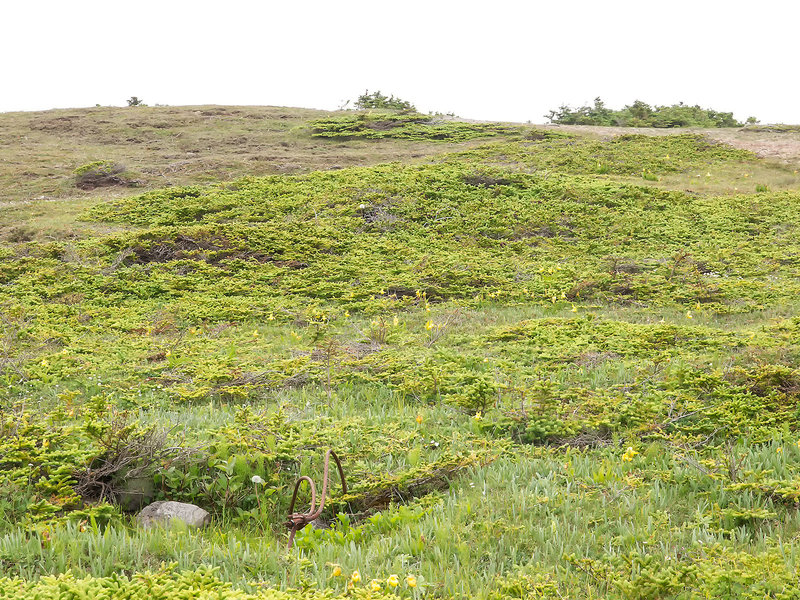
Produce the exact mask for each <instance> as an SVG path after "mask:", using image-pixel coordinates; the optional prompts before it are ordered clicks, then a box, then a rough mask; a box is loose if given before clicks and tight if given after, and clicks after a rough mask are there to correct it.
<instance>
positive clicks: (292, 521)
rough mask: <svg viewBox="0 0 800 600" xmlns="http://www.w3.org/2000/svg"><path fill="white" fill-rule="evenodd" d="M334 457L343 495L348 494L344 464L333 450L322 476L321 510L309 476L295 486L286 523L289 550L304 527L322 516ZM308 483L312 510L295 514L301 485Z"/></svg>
mask: <svg viewBox="0 0 800 600" xmlns="http://www.w3.org/2000/svg"><path fill="white" fill-rule="evenodd" d="M331 456H332V457H333V460H335V461H336V467H337V468H338V469H339V478H340V479H341V481H342V493H343V494H346V493H347V481H346V480H345V478H344V471H343V470H342V463H341V462H340V461H339V457H338V456H336V453H335V452H334V451H333V450H330V449H329V450H328V451H327V452H326V453H325V465H324V468H323V474H322V494H320V499H319V508H316V506H317V487H316V486H315V485H314V481H313V480H312V479H311V478H310V477H308V476H307V475H303V476H302V477H300V479H298V480H297V483H295V485H294V493H293V494H292V502H291V503H290V504H289V520H288V521H287V522H286V527H288V528H289V529H290V531H289V543H288V546H287V548H289V549H291V547H292V546H293V545H294V536H295V534H297V532H298V531H300V530H301V529H302V528H303V527H305V526H306V525H308V524H309V523H311V521H313V520H314V519H316V518H318V517H319V516H320V515H321V514H322V511H323V509H324V508H325V496H326V495H327V494H328V467H329V463H330V458H331ZM304 481H307V482H308V485H309V487H310V488H311V508H309V509H308V510H307V511H306V512H304V513H299V512H294V505H295V502H296V501H297V492H298V491H299V490H300V485H301V484H302V483H303V482H304Z"/></svg>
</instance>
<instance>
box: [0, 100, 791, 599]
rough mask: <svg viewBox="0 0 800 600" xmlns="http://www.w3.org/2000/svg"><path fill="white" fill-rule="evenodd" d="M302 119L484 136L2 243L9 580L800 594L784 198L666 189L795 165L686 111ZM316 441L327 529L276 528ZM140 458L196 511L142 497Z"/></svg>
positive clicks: (275, 588) (139, 590) (105, 211)
mask: <svg viewBox="0 0 800 600" xmlns="http://www.w3.org/2000/svg"><path fill="white" fill-rule="evenodd" d="M312 127H317V128H318V129H319V132H320V133H321V134H323V135H330V136H333V137H338V138H339V139H340V140H341V139H343V138H342V137H341V136H345V137H347V136H350V137H362V138H387V137H388V138H392V137H393V138H402V139H406V140H409V139H410V140H414V139H433V140H435V139H442V140H443V141H445V142H446V141H457V140H465V139H472V140H473V146H470V147H469V149H468V150H464V148H465V147H466V146H464V145H459V146H458V147H456V148H449V149H448V150H450V152H448V153H445V154H442V155H440V156H439V157H437V158H436V160H434V161H432V162H430V163H427V164H413V165H412V164H403V163H392V164H387V165H379V166H373V167H357V168H347V169H340V170H336V171H326V172H312V173H308V174H306V175H299V176H286V175H281V176H271V177H263V178H256V177H244V178H240V179H238V180H235V181H230V182H226V183H218V184H214V185H209V186H189V187H171V188H166V189H163V190H155V191H149V192H146V193H144V194H140V195H138V196H134V197H128V198H116V199H111V200H109V201H107V202H103V203H101V204H98V205H97V206H95V207H93V208H91V209H90V210H88V211H86V212H84V213H83V218H84V219H86V220H87V221H86V225H87V227H89V226H91V227H94V228H96V229H94V230H91V229H87V230H86V231H87V232H88V231H92V233H86V234H85V235H82V236H80V237H77V238H76V239H70V240H57V241H53V240H47V239H44V238H37V237H35V236H33V237H27V236H19V237H18V238H14V241H13V242H9V243H8V244H7V245H6V246H4V247H3V248H2V249H0V308H1V309H2V312H1V313H0V322H1V323H2V332H0V381H2V384H3V386H2V388H0V492H2V494H0V496H1V498H0V516H2V520H1V522H2V525H0V573H1V574H2V575H4V576H5V579H2V580H0V596H3V597H11V598H17V597H19V598H22V597H37V596H36V595H37V594H38V597H42V598H50V597H60V596H59V594H61V595H62V596H64V595H69V594H71V595H72V596H71V597H82V596H87V597H109V598H117V597H119V598H123V597H136V596H137V595H138V596H142V594H143V593H144V592H143V590H146V594H148V595H149V596H151V597H156V598H159V597H160V598H165V599H169V598H193V597H211V596H213V597H215V598H216V597H219V598H242V599H245V598H248V599H249V598H287V599H288V598H309V599H311V598H323V597H329V598H333V597H339V596H342V595H345V594H348V593H349V594H350V595H354V596H356V597H371V598H380V597H382V595H386V596H388V595H391V596H393V597H403V598H419V597H422V596H423V595H424V596H428V597H436V598H450V597H458V598H491V599H492V600H499V599H501V598H528V597H542V598H565V597H581V598H615V599H616V598H619V599H623V598H624V599H630V598H676V599H678V598H680V599H684V598H685V599H689V598H705V597H714V598H716V597H719V598H762V597H775V598H796V597H798V589H800V584H798V581H797V576H796V572H797V568H798V552H800V548H798V542H797V540H798V535H799V534H800V518H798V514H797V509H796V503H797V500H798V498H800V467H798V465H800V447H798V429H800V422H799V420H800V411H799V410H798V401H799V400H800V370H798V366H797V365H798V361H799V360H800V344H799V343H798V340H800V319H798V317H796V316H795V315H796V311H797V298H798V295H799V294H800V278H798V266H800V262H798V259H797V257H798V256H800V245H799V243H798V236H797V235H796V231H795V230H796V223H797V222H798V220H799V219H800V214H799V212H798V211H800V196H798V193H797V191H792V190H790V191H783V192H774V191H768V190H763V191H761V192H760V193H758V194H743V193H742V194H737V195H735V196H731V195H722V196H715V195H700V194H695V193H688V192H681V191H676V190H666V189H661V187H663V186H661V184H662V183H663V180H665V179H667V178H669V177H672V176H679V175H684V174H689V173H695V172H697V171H701V172H710V171H711V170H715V171H716V170H717V169H728V170H732V169H733V170H737V169H739V170H742V171H744V170H746V169H751V168H753V169H755V168H758V169H762V170H763V171H764V172H767V171H769V170H770V169H772V170H775V171H776V172H777V171H780V168H778V167H772V166H770V165H769V164H767V163H763V162H761V161H759V160H758V159H757V158H756V157H755V156H754V155H752V154H750V153H747V152H744V151H741V150H736V149H734V148H731V147H729V146H725V145H721V144H713V143H710V142H709V141H708V140H706V139H705V138H703V137H699V136H695V135H678V136H664V137H645V136H639V135H635V136H622V137H619V138H615V139H612V140H608V141H598V140H589V139H585V138H577V137H570V136H564V135H561V134H553V133H547V132H546V133H541V132H537V131H535V130H530V129H529V128H504V127H502V126H495V125H487V126H483V125H474V124H464V123H453V122H441V123H438V122H432V121H431V120H430V118H429V117H425V118H424V119H423V118H422V117H421V116H420V115H416V114H411V115H397V114H382V113H381V114H377V113H376V114H366V115H356V116H352V117H350V116H348V117H345V118H344V119H338V120H328V121H327V122H326V123H321V124H320V123H319V122H318V123H316V124H315V125H312ZM484 135H486V136H495V138H496V136H498V135H502V136H504V138H503V140H502V141H498V140H497V139H494V140H487V141H486V142H485V143H483V144H481V143H480V142H479V141H477V140H479V137H482V136H484ZM437 136H439V137H437ZM358 143H360V144H366V143H370V144H372V143H374V144H378V143H379V142H358ZM385 143H389V142H388V141H386V140H385ZM403 143H405V142H403ZM455 149H458V150H459V152H453V150H455ZM781 172H783V171H781ZM655 179H657V180H658V181H654V180H655ZM631 182H635V183H631ZM650 183H655V184H659V186H661V187H656V186H655V185H649V184H650ZM42 240H44V241H42ZM156 433H158V434H159V436H160V437H159V436H156V435H155V434H156ZM159 440H160V441H159ZM148 444H149V445H148ZM329 447H331V448H334V449H335V450H336V451H337V453H338V454H339V455H340V456H341V457H342V458H343V460H344V471H345V474H346V476H347V480H348V492H347V493H346V494H343V493H342V491H341V487H340V486H339V481H338V474H337V473H336V472H335V470H332V477H331V486H330V489H329V492H328V496H327V498H326V508H325V511H324V512H323V514H322V520H323V522H324V523H327V524H328V525H329V526H330V529H312V528H311V527H307V528H306V529H304V530H303V531H301V532H300V533H299V534H298V536H297V540H296V548H295V549H294V550H292V551H291V552H287V551H286V550H285V544H286V529H285V527H284V526H283V523H284V522H285V519H286V513H287V511H288V504H289V499H290V494H291V490H292V488H293V485H294V482H295V481H296V479H297V478H298V477H300V476H309V477H311V478H313V479H314V480H315V481H316V482H317V484H318V485H317V490H318V491H319V490H320V489H321V476H322V457H323V455H324V450H325V449H327V448H329ZM137 448H138V449H140V450H141V449H142V448H152V449H153V450H152V452H149V453H148V456H149V457H150V459H151V460H150V461H149V462H148V461H146V460H144V459H143V458H142V456H143V455H142V453H141V452H140V453H139V454H134V457H135V460H133V462H128V463H125V468H124V469H122V468H120V469H117V470H116V471H114V470H112V471H111V472H109V474H105V475H102V477H101V476H97V477H95V478H93V476H92V475H91V474H92V473H99V472H100V469H102V468H105V467H107V465H108V464H109V463H115V461H118V460H119V457H120V452H121V451H124V450H128V451H131V450H132V449H137ZM133 469H138V471H137V472H140V474H141V475H142V477H144V478H145V479H148V480H149V481H150V482H152V484H153V488H154V497H155V498H156V499H173V500H181V501H187V502H193V503H196V504H198V505H200V506H202V507H203V508H206V509H207V510H209V511H210V512H211V513H212V516H213V524H212V527H211V528H210V529H208V530H206V531H202V532H191V531H186V530H183V529H180V528H172V529H169V528H167V529H156V530H151V531H143V530H140V529H138V528H137V527H135V525H134V524H133V522H132V521H131V519H130V516H128V515H125V514H123V513H122V511H121V509H120V508H119V507H117V506H115V505H114V504H113V502H114V501H115V500H116V498H117V497H118V493H117V492H118V490H119V489H120V488H121V486H123V484H124V480H125V475H126V473H130V472H131V471H132V470H133ZM103 490H105V491H103ZM309 500H310V495H309V493H308V491H307V488H306V487H304V488H302V491H301V494H300V497H299V500H298V505H297V506H296V509H297V510H301V511H302V510H305V509H306V507H307V503H308V502H309ZM354 571H359V573H360V581H358V582H354V589H353V590H352V591H350V592H348V581H351V582H352V578H351V575H352V573H353V572H354ZM120 573H125V574H126V575H124V576H123V575H121V574H120ZM392 575H397V579H396V580H395V579H394V578H390V576H392ZM409 575H410V576H412V577H411V579H406V577H407V576H409ZM373 579H375V580H376V585H379V586H380V591H376V592H373V591H370V584H371V580H373ZM390 581H396V582H397V583H398V587H397V588H396V589H393V588H391V584H390ZM409 581H410V582H411V583H409ZM412 583H413V584H416V585H412Z"/></svg>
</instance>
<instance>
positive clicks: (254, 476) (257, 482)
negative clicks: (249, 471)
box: [250, 475, 264, 484]
mask: <svg viewBox="0 0 800 600" xmlns="http://www.w3.org/2000/svg"><path fill="white" fill-rule="evenodd" d="M250 481H252V482H253V483H255V484H259V483H264V480H263V479H261V477H259V476H258V475H253V476H252V477H251V478H250Z"/></svg>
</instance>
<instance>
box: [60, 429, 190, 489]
mask: <svg viewBox="0 0 800 600" xmlns="http://www.w3.org/2000/svg"><path fill="white" fill-rule="evenodd" d="M170 432H171V430H167V429H158V428H156V427H151V428H149V429H146V430H144V431H138V430H136V429H134V427H132V426H131V425H130V423H129V422H128V419H127V417H126V416H124V415H121V416H118V417H117V418H115V419H114V420H113V421H112V422H111V427H110V428H109V430H108V431H107V432H106V433H105V434H104V435H103V438H102V439H100V440H99V442H100V444H101V445H102V447H103V452H102V454H101V455H100V456H98V457H96V458H95V459H94V460H93V461H92V462H91V463H90V464H88V465H86V467H85V468H84V469H81V470H80V471H77V472H76V473H74V477H75V480H76V484H75V491H76V492H77V493H78V494H80V496H81V497H83V498H86V499H91V500H109V501H112V502H113V501H116V500H117V499H118V497H119V495H120V493H121V491H122V488H123V487H124V482H125V481H126V480H130V479H135V478H137V477H141V476H145V475H149V474H150V473H152V472H154V471H155V470H156V469H157V468H159V467H161V466H162V465H164V464H172V463H175V462H182V461H186V460H188V459H189V457H190V456H191V455H192V454H195V453H196V452H197V451H198V450H199V448H198V447H185V446H183V445H177V446H171V445H169V444H168V441H169V434H170Z"/></svg>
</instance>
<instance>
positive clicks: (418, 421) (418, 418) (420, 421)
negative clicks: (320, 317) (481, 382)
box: [416, 415, 800, 443]
mask: <svg viewBox="0 0 800 600" xmlns="http://www.w3.org/2000/svg"><path fill="white" fill-rule="evenodd" d="M416 420H417V425H422V415H417V419H416ZM798 443H800V442H798Z"/></svg>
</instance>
